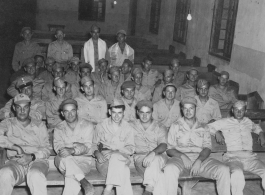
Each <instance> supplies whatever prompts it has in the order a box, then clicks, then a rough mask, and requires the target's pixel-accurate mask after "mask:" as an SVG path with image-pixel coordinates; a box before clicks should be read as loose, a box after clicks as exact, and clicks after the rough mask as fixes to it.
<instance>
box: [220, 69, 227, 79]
mask: <svg viewBox="0 0 265 195" xmlns="http://www.w3.org/2000/svg"><path fill="white" fill-rule="evenodd" d="M220 74H221V76H223V75H226V76H227V77H228V78H229V73H228V72H226V71H222V72H220Z"/></svg>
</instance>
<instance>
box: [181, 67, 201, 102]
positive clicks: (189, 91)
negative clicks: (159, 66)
mask: <svg viewBox="0 0 265 195" xmlns="http://www.w3.org/2000/svg"><path fill="white" fill-rule="evenodd" d="M197 78H198V71H197V70H196V69H191V70H189V71H188V73H187V79H188V80H187V82H186V83H185V84H183V85H181V86H180V87H179V88H178V90H177V94H176V99H177V100H179V101H181V100H182V99H183V98H185V97H195V95H196V84H197Z"/></svg>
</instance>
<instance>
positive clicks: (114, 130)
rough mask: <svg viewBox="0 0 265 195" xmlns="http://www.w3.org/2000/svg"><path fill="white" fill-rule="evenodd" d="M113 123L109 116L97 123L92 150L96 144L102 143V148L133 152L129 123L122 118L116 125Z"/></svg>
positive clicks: (95, 147)
mask: <svg viewBox="0 0 265 195" xmlns="http://www.w3.org/2000/svg"><path fill="white" fill-rule="evenodd" d="M113 123H114V122H113V121H112V119H111V118H107V119H104V120H103V122H102V123H100V124H98V125H97V127H96V129H95V136H94V139H93V148H94V151H95V150H97V144H99V143H102V144H103V147H104V148H108V149H110V150H118V151H119V152H121V153H124V154H128V155H131V154H133V153H134V150H135V144H134V134H133V129H132V127H131V125H130V124H129V123H128V122H126V121H125V120H123V119H122V121H121V123H120V124H119V125H118V127H117V126H116V125H114V124H113Z"/></svg>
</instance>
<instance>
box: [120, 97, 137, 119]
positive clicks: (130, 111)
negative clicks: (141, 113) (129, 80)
mask: <svg viewBox="0 0 265 195" xmlns="http://www.w3.org/2000/svg"><path fill="white" fill-rule="evenodd" d="M121 99H122V100H123V102H124V105H125V111H124V118H123V120H126V121H128V122H129V121H134V120H136V104H137V102H138V101H137V100H136V99H135V98H134V100H133V102H132V104H131V105H129V104H128V103H127V101H126V99H125V98H124V97H122V98H121Z"/></svg>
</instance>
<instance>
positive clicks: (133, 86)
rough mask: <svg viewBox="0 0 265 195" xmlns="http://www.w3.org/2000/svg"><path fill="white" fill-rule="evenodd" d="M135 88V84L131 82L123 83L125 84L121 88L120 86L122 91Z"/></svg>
mask: <svg viewBox="0 0 265 195" xmlns="http://www.w3.org/2000/svg"><path fill="white" fill-rule="evenodd" d="M135 87H136V84H135V82H133V81H125V82H124V83H123V84H122V86H121V88H122V89H127V88H135Z"/></svg>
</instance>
